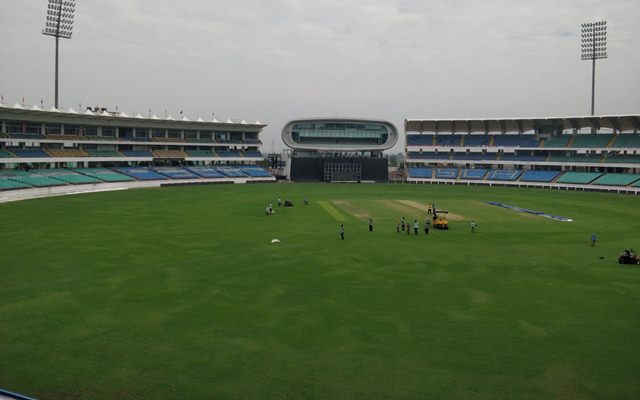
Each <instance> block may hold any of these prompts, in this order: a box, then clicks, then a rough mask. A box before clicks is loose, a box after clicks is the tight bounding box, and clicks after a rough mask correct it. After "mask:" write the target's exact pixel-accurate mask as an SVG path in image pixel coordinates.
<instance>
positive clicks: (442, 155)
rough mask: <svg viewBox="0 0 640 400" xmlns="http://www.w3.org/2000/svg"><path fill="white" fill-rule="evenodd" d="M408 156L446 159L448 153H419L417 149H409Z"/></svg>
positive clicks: (424, 158) (425, 158)
mask: <svg viewBox="0 0 640 400" xmlns="http://www.w3.org/2000/svg"><path fill="white" fill-rule="evenodd" d="M409 158H413V159H423V160H427V159H428V160H448V159H449V153H426V152H424V153H420V152H417V151H411V152H409Z"/></svg>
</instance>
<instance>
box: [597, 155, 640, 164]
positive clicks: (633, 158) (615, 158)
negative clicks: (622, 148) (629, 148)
mask: <svg viewBox="0 0 640 400" xmlns="http://www.w3.org/2000/svg"><path fill="white" fill-rule="evenodd" d="M604 162H608V163H624V164H638V163H640V154H610V155H607V156H606V157H605V159H604Z"/></svg>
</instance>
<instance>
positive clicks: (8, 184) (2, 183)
mask: <svg viewBox="0 0 640 400" xmlns="http://www.w3.org/2000/svg"><path fill="white" fill-rule="evenodd" d="M30 187H31V185H27V184H26V183H22V182H18V181H12V180H11V179H8V178H4V177H2V178H0V190H13V189H27V188H30Z"/></svg>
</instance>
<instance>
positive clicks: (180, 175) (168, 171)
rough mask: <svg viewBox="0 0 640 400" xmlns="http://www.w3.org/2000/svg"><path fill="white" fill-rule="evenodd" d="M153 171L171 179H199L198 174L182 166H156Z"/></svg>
mask: <svg viewBox="0 0 640 400" xmlns="http://www.w3.org/2000/svg"><path fill="white" fill-rule="evenodd" d="M151 169H152V170H153V171H155V172H157V173H159V174H161V175H164V176H166V177H167V178H171V179H198V178H200V177H199V176H198V175H196V174H194V173H192V172H190V171H187V170H186V169H184V168H180V167H154V168H151Z"/></svg>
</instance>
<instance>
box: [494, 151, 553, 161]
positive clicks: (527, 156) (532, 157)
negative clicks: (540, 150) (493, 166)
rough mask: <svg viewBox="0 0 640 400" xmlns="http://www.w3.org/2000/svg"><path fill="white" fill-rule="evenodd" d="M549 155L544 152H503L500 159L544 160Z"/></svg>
mask: <svg viewBox="0 0 640 400" xmlns="http://www.w3.org/2000/svg"><path fill="white" fill-rule="evenodd" d="M546 159H547V157H546V156H544V155H542V154H534V155H531V154H521V153H502V154H501V155H500V160H502V161H544V160H546Z"/></svg>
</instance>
